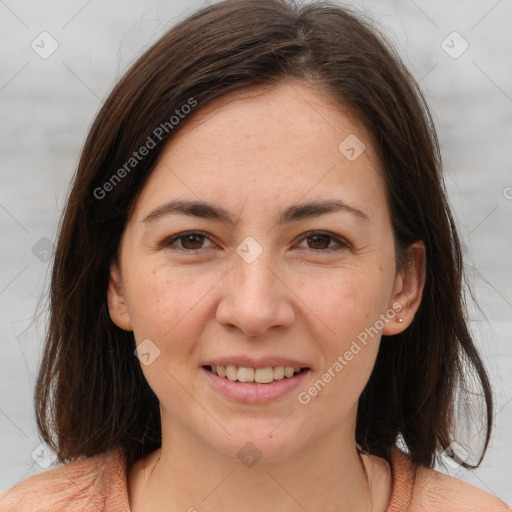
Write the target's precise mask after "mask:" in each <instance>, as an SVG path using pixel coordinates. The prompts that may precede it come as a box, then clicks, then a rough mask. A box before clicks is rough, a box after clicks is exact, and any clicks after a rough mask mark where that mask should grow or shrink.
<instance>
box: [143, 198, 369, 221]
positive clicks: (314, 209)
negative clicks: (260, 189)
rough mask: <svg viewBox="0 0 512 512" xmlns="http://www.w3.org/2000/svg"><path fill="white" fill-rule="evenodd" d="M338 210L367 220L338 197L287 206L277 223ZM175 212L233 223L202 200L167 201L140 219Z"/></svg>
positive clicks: (221, 210) (151, 218)
mask: <svg viewBox="0 0 512 512" xmlns="http://www.w3.org/2000/svg"><path fill="white" fill-rule="evenodd" d="M340 211H341V212H346V213H350V214H352V215H354V216H355V217H357V218H359V219H361V220H365V221H368V220H369V217H368V215H367V214H366V213H364V212H363V211H362V210H359V209H358V208H356V207H355V206H353V205H350V204H348V203H346V202H345V201H342V200H340V199H332V200H324V201H313V202H309V203H302V204H294V205H292V206H289V207H288V208H286V209H285V210H284V211H283V212H282V213H281V215H280V216H279V219H278V223H279V224H284V223H286V222H295V221H299V220H303V219H309V218H314V217H319V216H321V215H326V214H328V213H333V212H340ZM176 214H178V215H188V216H191V217H200V218H204V219H212V220H217V221H221V222H224V223H227V224H231V225H234V224H235V220H234V218H233V216H232V215H231V214H230V212H229V211H228V210H226V209H225V208H223V207H222V206H218V205H215V204H212V203H207V202H203V201H169V202H167V203H165V204H162V205H160V206H158V207H157V208H155V209H154V210H153V211H151V212H150V213H149V214H148V215H146V216H145V217H144V219H142V222H143V223H144V224H150V223H152V222H154V221H156V220H157V219H160V218H161V217H163V216H167V215H176Z"/></svg>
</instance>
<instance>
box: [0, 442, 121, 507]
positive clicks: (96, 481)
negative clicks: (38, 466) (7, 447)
mask: <svg viewBox="0 0 512 512" xmlns="http://www.w3.org/2000/svg"><path fill="white" fill-rule="evenodd" d="M107 505H108V506H107ZM0 510H2V511H5V512H8V511H9V512H18V511H19V512H21V511H31V512H35V511H40V512H43V511H50V510H51V511H57V510H66V511H67V510H70V511H71V510H76V511H78V510H91V511H92V510H112V511H114V510H115V511H118V512H129V510H130V509H129V506H128V498H127V487H126V459H125V457H124V455H123V453H122V452H121V451H120V450H113V451H110V452H107V453H102V454H99V455H96V456H94V457H89V458H86V459H81V460H78V461H75V462H71V463H68V464H64V465H62V466H59V467H57V468H54V469H50V470H47V471H43V472H42V473H39V474H37V475H33V476H30V477H28V478H25V479H24V480H22V481H21V482H18V483H17V484H16V485H14V486H13V487H11V488H10V489H8V490H6V491H4V492H2V493H0Z"/></svg>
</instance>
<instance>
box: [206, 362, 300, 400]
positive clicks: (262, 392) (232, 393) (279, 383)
mask: <svg viewBox="0 0 512 512" xmlns="http://www.w3.org/2000/svg"><path fill="white" fill-rule="evenodd" d="M201 371H203V372H204V373H205V375H206V377H207V378H208V379H209V380H210V382H211V383H212V385H213V387H214V388H215V389H217V390H218V391H220V392H222V393H223V394H224V395H226V396H227V397H229V398H232V399H234V400H236V401H238V402H242V403H245V404H263V403H267V402H271V401H272V400H277V399H278V398H281V397H283V396H285V395H286V394H288V393H290V392H292V391H293V390H294V389H297V388H298V387H299V386H300V384H301V383H302V382H303V381H304V379H305V378H306V375H307V374H308V373H309V370H302V371H301V372H300V373H297V374H296V375H294V376H293V377H288V378H284V379H281V380H275V381H273V382H271V383H270V384H259V383H258V382H255V383H254V384H250V383H247V382H238V381H232V380H229V379H227V378H226V377H219V376H218V375H216V374H215V373H213V372H211V371H210V370H207V369H206V368H202V367H201Z"/></svg>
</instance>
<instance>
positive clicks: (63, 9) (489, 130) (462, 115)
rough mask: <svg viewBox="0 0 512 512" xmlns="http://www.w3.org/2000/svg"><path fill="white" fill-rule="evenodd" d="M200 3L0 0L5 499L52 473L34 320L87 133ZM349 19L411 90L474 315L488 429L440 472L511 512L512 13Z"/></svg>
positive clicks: (435, 9) (461, 4) (469, 4)
mask: <svg viewBox="0 0 512 512" xmlns="http://www.w3.org/2000/svg"><path fill="white" fill-rule="evenodd" d="M202 5H204V2H202V1H201V0H194V1H191V0H189V1H186V2H184V1H183V2H178V1H176V0H173V1H170V0H167V1H164V0H146V1H145V2H134V1H126V0H125V1H120V0H114V1H110V2H108V5H107V4H106V3H105V2H104V3H101V2H99V1H98V0H89V1H87V2H86V1H83V0H80V1H77V0H73V1H68V2H57V1H54V0H52V1H45V2H39V3H37V4H35V3H32V2H28V1H26V0H22V1H19V2H14V1H12V0H5V1H3V0H0V31H1V40H0V52H1V53H0V109H1V110H0V113H1V114H0V119H1V124H0V154H1V160H0V162H1V164H0V166H1V167H0V169H1V170H0V172H1V188H0V225H1V234H2V251H1V253H0V256H1V258H2V263H1V265H0V322H1V326H2V329H1V332H0V350H1V357H0V434H1V443H0V489H7V488H9V487H11V486H12V485H14V484H15V483H16V482H18V481H20V480H21V479H23V478H26V477H27V476H29V475H32V474H35V473H39V472H41V471H43V470H44V469H46V468H47V467H48V465H49V464H50V463H51V462H52V458H51V456H50V455H49V454H48V453H47V452H45V451H44V450H43V449H42V448H41V447H40V446H39V445H40V443H41V441H40V439H39V437H38V434H37V430H36V426H35V419H34V412H33V404H32V392H33V387H34V384H35V378H36V372H37V367H38V363H39V358H40V354H41V348H42V340H43V338H44V330H45V319H46V315H45V313H44V312H43V314H42V315H41V316H40V317H39V320H38V321H37V322H34V321H33V320H34V313H35V307H36V304H37V300H38V299H39V298H40V297H41V296H42V295H43V294H44V286H45V283H47V279H48V275H47V273H48V270H49V262H48V257H49V256H51V254H50V253H49V250H51V244H52V242H53V241H54V240H55V233H56V227H57V223H58V219H59V214H60V211H61V208H62V205H63V202H64V199H65V195H66V192H67V187H68V185H69V182H70V179H71V176H72V173H73V171H74V169H75V166H76V163H77V160H78V156H79V152H80V150H81V146H82V144H83V142H84V140H85V137H86V134H87V130H88V128H89V127H90V125H91V123H92V120H93V118H94V116H95V114H96V112H97V111H98V109H99V107H100V105H101V102H102V100H103V99H104V98H106V96H107V95H108V93H109V91H110V89H111V88H112V86H113V84H114V83H115V82H116V80H117V79H119V78H120V77H121V76H122V74H123V72H124V71H125V70H126V69H127V67H128V66H129V65H130V64H131V63H132V62H133V61H134V60H135V59H136V57H137V56H138V55H139V54H140V52H141V51H142V50H143V49H144V48H147V47H148V46H149V45H150V44H151V43H152V42H153V41H155V40H156V39H157V38H158V37H159V36H160V35H161V34H162V33H163V31H164V30H166V28H168V27H169V26H170V25H172V24H174V23H175V22H176V21H178V20H181V19H182V18H184V17H185V16H186V15H188V14H190V13H191V12H192V11H194V10H195V9H196V8H199V7H200V6H202ZM352 5H354V6H356V7H357V8H358V9H359V10H362V11H365V12H367V13H368V14H370V15H371V16H373V17H374V18H375V19H376V20H377V21H378V23H379V24H380V25H381V27H382V28H383V29H384V31H385V32H386V33H387V34H388V35H389V37H390V38H391V40H392V41H393V42H394V43H395V44H396V45H397V47H398V49H399V52H400V53H401V55H402V57H403V58H404V60H405V62H406V63H407V64H408V65H409V67H410V69H411V71H412V72H413V74H414V76H415V77H416V78H417V80H419V81H420V85H421V87H422V89H423V91H424V93H425V95H426V98H427V101H428V103H429V105H430V108H431V111H432V114H433V117H434V120H435V122H436V125H437V128H438V134H439V138H440V142H441V147H442V151H443V156H444V163H445V171H446V183H447V189H448V192H449V197H450V200H451V203H452V205H453V207H454V212H455V215H456V219H457V222H458V225H459V229H460V233H461V235H462V238H463V240H464V252H465V257H466V264H467V270H468V277H469V280H470V283H471V284H472V286H473V288H474V290H475V293H476V298H477V300H478V302H479V304H480V306H481V308H482V312H480V311H478V310H477V309H476V308H475V307H471V308H470V318H471V320H472V328H473V330H474V333H475V335H476V338H477V342H478V346H479V348H480V350H481V352H482V354H483V355H484V357H485V360H486V362H487V365H488V368H489V372H490V375H491V379H492V383H493V386H494V390H495V400H496V408H495V418H494V421H495V426H496V428H495V430H494V434H493V438H492V443H491V447H490V449H489V451H488V453H487V455H486V457H485V459H484V461H483V463H482V465H481V467H480V468H479V469H477V470H474V471H467V470H465V469H463V468H461V467H459V466H456V465H454V464H452V465H450V464H448V465H447V467H446V468H440V469H441V470H442V471H444V472H446V473H449V474H452V475H456V476H457V477H458V478H461V479H463V480H465V481H467V482H470V483H472V484H474V485H476V486H478V487H480V488H482V489H485V490H486V491H488V492H492V493H494V494H496V495H498V496H500V497H501V498H502V499H504V500H505V501H508V502H512V486H511V485H510V482H511V475H512V433H511V425H512V403H511V402H512V375H511V369H512V340H511V331H512V273H511V271H510V259H511V258H510V254H511V253H512V236H511V235H512V228H511V222H510V219H511V213H512V188H509V187H512V171H511V160H512V155H511V147H512V144H511V142H512V32H511V31H510V22H511V21H512V0H499V1H496V0H478V1H466V0H464V1H462V0H461V1H452V2H446V1H444V0H434V1H432V0H431V1H428V2H427V0H415V1H412V0H408V1H406V0H394V1H393V0H388V1H376V0H375V1H374V0H372V1H360V2H353V3H352ZM43 31H46V32H48V33H49V34H51V37H52V38H53V39H54V40H55V41H57V43H58V45H59V46H58V48H57V50H56V51H55V52H54V53H53V54H52V55H51V56H49V57H48V58H46V59H43V58H41V57H40V55H39V54H38V53H36V51H34V50H33V49H32V48H31V43H32V41H34V40H35V43H34V44H39V46H40V47H41V46H42V43H41V42H40V41H41V38H45V37H46V39H45V40H44V41H45V49H46V50H48V49H49V48H51V46H50V44H51V40H50V39H48V36H40V37H38V36H39V34H41V32H43ZM454 31H456V32H458V34H460V36H461V37H462V38H463V39H461V37H459V36H458V35H453V34H452V32H454ZM450 34H452V35H450ZM448 36H449V37H448ZM443 41H445V42H444V43H443ZM464 41H467V44H468V45H469V47H468V48H467V50H466V51H465V52H464V53H462V54H461V55H460V56H459V55H458V54H459V53H460V52H461V50H462V49H463V48H464V46H465V43H464ZM445 50H447V51H448V52H451V55H449V54H448V53H447V51H445ZM39 51H43V49H42V48H40V49H39ZM455 56H456V57H457V58H453V57H455ZM43 296H44V295H43ZM472 445H473V446H476V445H475V444H474V441H473V443H472ZM43 448H44V447H43Z"/></svg>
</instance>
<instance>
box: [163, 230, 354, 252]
mask: <svg viewBox="0 0 512 512" xmlns="http://www.w3.org/2000/svg"><path fill="white" fill-rule="evenodd" d="M189 235H199V236H203V237H204V238H205V239H206V240H208V241H210V242H211V243H214V242H213V241H212V240H211V235H209V234H208V233H206V232H204V231H198V230H192V231H182V232H180V233H177V234H175V235H172V236H170V237H167V238H165V239H164V240H163V241H162V242H161V243H160V244H159V246H160V247H161V248H163V249H165V248H166V247H169V246H171V245H172V244H174V242H176V241H178V240H180V239H181V238H185V237H187V236H189ZM312 236H327V237H329V238H330V239H331V240H332V241H334V242H336V243H337V244H338V247H331V248H328V249H309V248H303V249H304V250H305V251H306V252H308V253H312V254H319V255H321V254H325V253H331V252H333V251H338V250H341V249H345V248H350V244H349V243H348V242H347V241H346V240H345V239H344V238H342V237H340V236H338V235H335V234H334V233H331V232H329V231H321V230H312V231H307V232H305V233H302V234H301V235H300V237H299V238H298V239H297V242H296V243H299V242H302V241H304V240H306V239H307V238H310V237H312ZM204 249H207V247H201V248H200V249H184V248H182V247H178V246H176V247H174V248H173V249H172V250H176V251H180V252H185V253H189V254H195V253H197V252H200V251H203V250H204Z"/></svg>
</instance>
